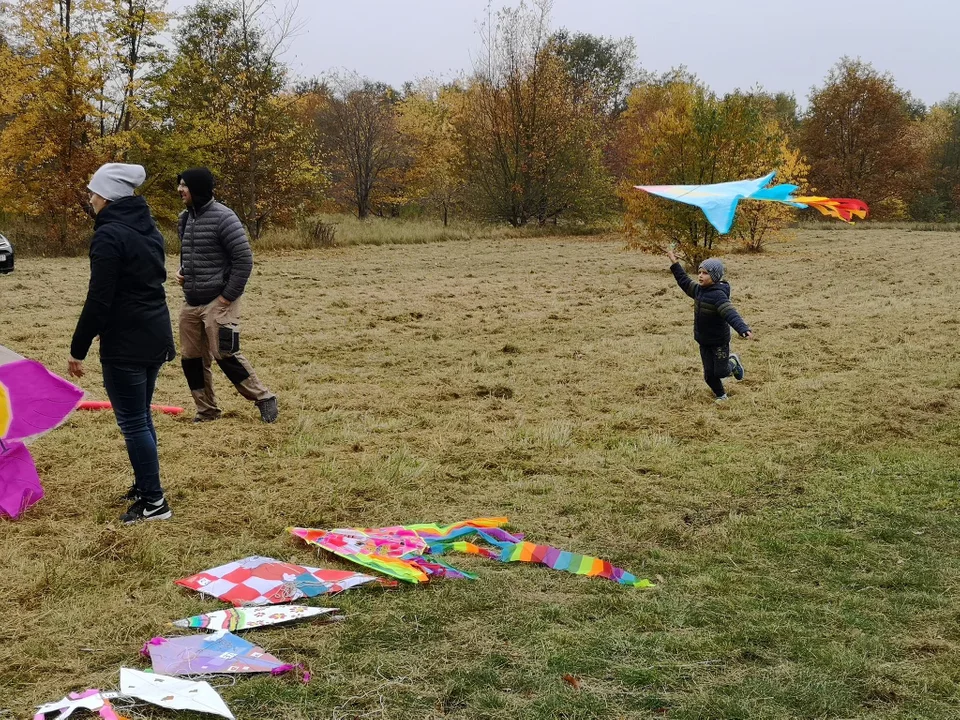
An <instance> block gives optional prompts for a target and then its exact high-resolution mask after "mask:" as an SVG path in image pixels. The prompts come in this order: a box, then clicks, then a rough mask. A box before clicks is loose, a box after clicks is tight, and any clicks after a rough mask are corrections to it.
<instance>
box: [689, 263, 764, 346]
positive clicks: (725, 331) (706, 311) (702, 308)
mask: <svg viewBox="0 0 960 720" xmlns="http://www.w3.org/2000/svg"><path fill="white" fill-rule="evenodd" d="M670 270H671V271H672V272H673V277H674V278H675V279H676V281H677V285H679V286H680V289H681V290H683V291H684V292H685V293H686V294H687V295H689V296H690V297H692V298H693V337H694V339H695V340H696V341H697V342H698V343H700V344H701V345H726V344H728V343H729V342H730V327H731V326H732V327H733V329H734V330H736V331H737V333H738V334H739V335H741V336H743V335H746V334H747V333H748V332H750V326H749V325H747V323H745V322H744V320H743V318H742V317H740V313H738V312H737V310H736V308H734V307H733V303H732V302H730V284H729V283H728V282H727V281H725V280H721V281H720V282H718V283H714V284H713V285H708V286H707V287H701V286H700V284H699V283H698V282H697V281H696V280H694V279H693V278H692V277H690V276H689V275H687V273H685V272H684V271H683V267H682V266H681V265H680V263H673V265H671V266H670Z"/></svg>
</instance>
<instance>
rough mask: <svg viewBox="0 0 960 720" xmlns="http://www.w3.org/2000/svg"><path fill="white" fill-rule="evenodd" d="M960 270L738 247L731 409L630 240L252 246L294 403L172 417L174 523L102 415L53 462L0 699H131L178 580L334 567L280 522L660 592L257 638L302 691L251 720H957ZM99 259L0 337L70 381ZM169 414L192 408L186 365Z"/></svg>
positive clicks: (75, 267) (8, 640) (894, 246)
mask: <svg viewBox="0 0 960 720" xmlns="http://www.w3.org/2000/svg"><path fill="white" fill-rule="evenodd" d="M920 258H936V259H937V261H938V262H937V265H936V266H934V265H933V264H931V263H921V262H919V259H920ZM958 260H960V245H958V244H957V242H956V236H955V235H953V234H948V233H916V234H905V233H898V232H896V231H870V232H861V231H856V230H854V231H851V232H846V233H843V234H842V236H841V235H838V234H836V233H826V232H824V233H821V232H819V231H816V230H814V231H811V230H801V231H800V232H799V233H798V240H797V241H796V242H794V243H792V244H789V245H784V246H778V247H776V248H774V249H773V251H772V252H771V253H769V254H766V255H760V256H745V255H735V256H731V257H729V258H728V265H729V274H730V278H731V282H732V283H733V286H734V300H735V302H736V304H737V305H738V307H739V309H740V310H741V311H742V313H743V314H744V316H745V317H746V318H747V320H748V321H749V322H750V323H751V324H752V325H753V326H754V328H755V329H756V330H757V333H758V336H759V338H760V339H759V341H758V342H756V343H751V344H747V343H745V342H738V343H737V347H736V349H737V350H738V351H739V352H741V353H742V357H743V360H744V363H745V365H746V367H747V378H746V380H745V381H744V382H743V383H741V384H733V385H732V386H731V389H730V394H731V398H732V399H731V402H730V403H729V404H728V405H726V406H723V407H716V406H714V404H713V403H712V402H711V401H710V393H709V390H708V389H707V388H706V386H705V385H704V384H703V382H702V380H701V379H700V376H699V358H698V354H697V351H696V347H695V345H694V343H693V340H692V338H691V308H690V303H689V301H688V299H687V298H685V296H683V295H682V293H681V292H680V291H679V290H678V289H677V288H676V286H675V284H674V283H673V280H672V278H671V277H670V275H669V273H668V271H667V270H666V263H665V262H664V261H663V260H662V259H661V258H652V257H648V256H643V255H640V254H637V253H631V252H625V251H623V249H622V242H620V241H618V240H609V241H582V240H581V241H576V240H566V239H533V240H530V239H527V240H522V241H519V240H509V239H507V240H504V239H500V240H478V241H473V242H455V243H439V244H431V245H416V246H391V245H384V246H380V247H369V246H363V247H352V248H347V249H336V250H330V251H323V252H315V253H307V252H302V253H290V254H285V255H283V256H272V257H260V258H259V261H258V265H257V274H256V276H255V278H254V279H253V281H252V283H251V286H250V289H249V292H248V295H247V304H246V310H245V316H246V325H245V327H244V335H245V337H244V341H243V342H244V346H245V352H246V354H247V356H248V357H249V358H250V359H251V360H252V361H253V363H254V365H255V366H256V367H257V368H258V370H259V372H260V374H261V376H262V377H263V378H264V380H265V381H266V382H267V383H268V384H269V385H270V386H271V387H272V388H273V389H274V390H275V391H276V392H277V393H278V394H279V397H280V402H281V419H280V421H279V422H278V423H277V424H276V425H274V426H264V425H262V424H261V423H260V422H259V421H258V420H257V419H256V413H255V411H254V409H253V408H252V407H250V406H248V405H247V404H246V403H244V401H242V400H241V399H240V398H239V397H238V396H237V395H235V394H233V393H232V392H227V390H228V388H227V386H226V381H225V380H223V379H221V380H220V385H219V387H220V389H221V397H222V401H223V405H224V407H225V409H226V410H227V411H228V412H227V416H226V417H225V418H224V419H223V420H222V421H220V422H218V423H215V424H210V425H202V426H193V425H192V424H190V423H189V422H188V421H187V420H178V419H174V418H169V417H167V416H160V417H158V431H159V434H160V439H161V445H162V447H161V465H162V471H163V475H164V480H165V484H166V487H167V490H168V494H169V497H170V499H171V504H172V506H173V508H174V512H175V516H174V519H173V520H172V521H170V522H166V523H155V524H149V525H146V526H141V527H132V528H120V527H117V525H116V523H115V522H114V520H115V517H116V516H117V515H118V514H119V513H120V512H121V511H122V509H123V508H122V506H118V505H117V504H116V503H115V502H114V498H115V496H117V495H118V494H119V493H120V492H122V491H123V490H125V488H126V487H127V486H128V485H129V483H130V475H129V466H128V463H127V460H126V457H125V452H124V449H123V444H122V441H121V439H120V435H119V431H118V430H117V429H116V427H115V425H114V424H113V418H112V416H111V415H109V414H86V413H77V414H75V415H74V416H72V418H71V419H70V421H69V422H68V423H67V425H66V426H65V427H62V428H60V429H58V430H56V431H55V432H53V433H51V434H49V435H47V436H45V437H44V438H42V439H40V440H39V441H38V442H37V443H35V445H34V448H33V450H34V454H35V456H36V458H37V463H38V465H39V467H40V470H41V473H42V476H43V478H44V481H45V486H46V488H47V492H48V497H47V498H46V499H45V500H44V501H43V502H42V503H41V504H39V505H37V506H36V507H35V508H34V509H32V510H31V511H30V512H29V513H28V515H27V516H26V517H25V518H23V519H22V520H20V521H18V522H6V523H3V524H0V538H2V542H0V570H2V572H0V578H2V579H0V611H2V614H3V618H4V621H3V623H2V625H0V707H3V708H6V707H9V708H10V710H11V712H12V713H13V714H14V716H16V717H23V716H26V715H28V714H29V712H30V711H31V709H32V707H33V705H35V704H37V703H40V702H44V701H48V700H51V699H54V698H59V697H61V696H62V695H63V694H65V693H66V692H67V691H69V690H77V689H83V688H86V687H91V686H99V687H104V688H108V687H112V686H114V685H115V684H116V680H117V672H118V668H119V667H120V666H121V665H122V664H127V665H132V666H135V667H140V666H142V661H141V660H140V659H139V658H138V657H137V650H138V649H139V647H140V646H141V644H142V643H143V642H144V641H145V640H146V639H148V638H150V637H152V636H153V635H156V634H159V633H162V632H164V630H165V628H164V623H166V622H167V621H169V620H172V619H174V618H178V617H184V616H186V615H188V614H192V613H195V612H198V611H203V610H210V609H215V608H217V607H220V605H219V604H218V603H216V602H215V601H211V600H205V599H202V598H200V597H197V596H195V595H192V594H190V593H188V592H186V591H184V590H182V589H179V588H177V587H176V586H174V585H173V583H172V581H173V580H174V579H175V578H178V577H182V576H184V575H188V574H191V573H194V572H196V571H198V570H201V569H203V568H206V567H210V566H213V565H216V564H219V563H222V562H226V561H230V560H234V559H238V558H240V557H243V556H245V555H250V554H262V555H271V556H274V557H278V558H282V559H288V560H293V561H297V562H302V563H311V562H315V563H316V564H320V565H323V566H340V567H343V565H342V564H340V563H338V562H337V561H335V560H332V559H331V558H329V557H324V558H321V559H320V560H319V561H318V562H317V557H316V555H315V554H314V553H313V552H312V551H311V550H310V549H308V548H307V547H305V546H302V545H299V544H297V543H295V542H293V541H292V540H291V539H288V537H287V536H286V535H285V534H284V528H285V527H286V526H288V525H294V524H295V525H306V526H315V527H334V526H343V525H380V524H388V523H398V522H409V521H440V522H451V521H456V520H459V519H463V518H467V517H473V516H480V515H499V514H503V515H507V516H509V517H510V518H511V521H512V526H513V527H514V528H516V529H519V530H522V531H524V532H526V533H527V534H528V537H529V538H531V539H533V540H535V541H538V542H543V543H549V544H553V545H557V546H560V547H564V548H567V549H570V550H574V551H579V552H584V553H589V554H596V555H599V556H601V557H605V558H608V559H610V560H612V561H614V562H615V563H616V564H619V565H621V566H622V567H625V568H627V569H629V570H631V571H633V572H634V573H636V574H638V575H640V576H646V577H652V578H653V577H658V578H660V583H659V587H658V588H657V589H655V590H648V591H641V590H635V589H629V588H622V587H619V586H616V585H614V584H613V583H607V582H604V581H597V580H590V579H586V578H580V577H575V576H571V575H568V574H565V573H557V572H552V571H550V570H548V569H545V568H540V567H532V566H524V565H510V566H506V565H500V564H497V563H492V562H485V561H482V560H477V559H474V558H464V559H461V558H455V559H454V560H455V562H457V563H459V564H460V565H462V566H463V567H465V568H468V569H471V570H474V571H475V572H477V573H478V574H479V575H480V579H479V580H478V581H476V582H475V583H468V582H453V581H448V582H437V583H435V584H432V585H429V586H425V587H416V588H413V587H404V588H401V589H400V590H399V591H396V592H378V591H372V592H371V591H365V590H357V591H352V592H349V593H346V594H344V595H343V596H341V597H339V598H336V601H335V602H334V603H333V604H334V605H337V606H339V607H341V608H343V609H344V610H345V611H346V613H347V614H348V616H349V618H348V620H347V621H346V622H344V623H340V624H338V625H335V626H322V625H319V624H314V625H310V624H306V625H299V626H297V627H291V628H279V629H274V630H264V631H254V632H253V633H250V634H248V637H250V638H251V639H253V640H254V641H256V642H259V643H260V644H262V645H264V646H265V647H266V648H267V649H268V650H270V651H271V652H274V653H275V654H276V655H278V656H279V657H281V658H282V659H285V660H288V661H290V662H297V661H302V662H304V663H306V664H308V665H309V666H310V668H311V669H312V670H313V672H314V678H315V679H314V681H313V682H312V683H310V684H309V685H300V684H297V683H294V682H293V681H289V680H285V679H277V678H246V679H243V680H242V681H240V682H238V683H237V685H236V686H234V687H229V688H226V689H224V691H223V694H224V697H225V699H226V700H227V702H228V703H229V704H230V706H231V707H232V708H233V709H234V711H235V713H236V714H237V716H238V717H239V718H250V719H253V718H256V719H260V718H284V719H287V720H296V719H298V718H317V719H319V718H357V717H364V718H375V717H383V718H426V717H445V718H506V717H509V718H559V717H564V718H600V717H604V718H606V717H610V718H627V717H629V718H646V717H670V718H684V719H686V718H689V719H693V718H747V717H750V718H808V717H818V718H851V717H858V718H917V717H923V718H953V717H956V716H957V711H958V707H960V701H958V700H960V699H958V695H957V681H958V680H960V670H958V668H960V662H958V660H960V652H958V646H960V604H958V602H957V600H956V591H957V586H958V579H960V521H958V516H957V509H958V500H960V490H958V486H957V481H958V479H960V471H958V470H957V467H958V460H960V452H958V442H960V432H958V430H957V423H956V411H957V408H958V405H960V390H958V389H960V372H958V370H957V367H956V364H955V358H956V357H957V353H958V349H960V347H958V345H960V339H958V334H957V332H956V331H957V323H958V321H957V317H956V312H955V311H954V310H953V308H952V304H951V303H950V302H949V301H948V298H949V297H950V296H949V295H948V287H949V285H948V283H949V277H946V278H944V277H942V275H941V273H940V268H951V267H954V266H955V265H956V264H957V262H958ZM86 272H87V270H86V264H85V262H84V261H82V260H28V259H24V260H23V261H22V263H21V264H20V265H19V267H18V270H17V272H16V273H15V274H14V275H11V276H6V277H2V278H0V307H3V308H4V313H5V315H4V317H5V319H6V323H5V324H4V328H5V332H4V334H3V340H2V342H3V344H5V345H8V346H10V347H12V348H14V349H16V350H17V351H19V352H21V353H23V354H26V355H30V356H33V357H36V358H38V359H40V360H42V361H44V362H45V363H47V364H48V365H49V366H50V367H51V368H52V369H54V370H57V371H61V372H62V371H63V369H64V368H63V366H64V364H65V360H64V358H65V357H66V354H67V350H68V346H69V338H70V333H71V332H72V327H73V324H74V322H75V319H76V316H77V314H78V312H79V305H80V303H81V301H82V297H83V293H84V287H85V282H86ZM176 294H177V293H176V291H175V290H174V289H171V303H172V304H173V305H176V302H175V301H174V298H175V296H176ZM88 366H89V367H88V369H89V370H90V374H89V375H88V377H86V378H84V380H83V383H82V384H83V386H84V388H85V389H87V390H88V391H89V393H90V394H91V395H92V396H94V397H96V398H102V397H104V394H103V390H102V386H101V384H100V376H99V371H98V367H97V364H96V363H95V362H89V363H88ZM156 401H157V402H162V403H169V404H188V403H189V395H188V393H187V391H186V387H185V383H184V382H183V380H182V377H181V376H180V372H179V368H178V367H176V366H175V365H174V366H169V367H167V368H166V369H165V370H164V372H163V373H162V375H161V379H160V382H159V385H158V390H157V395H156ZM565 675H569V676H572V677H573V678H575V679H576V681H577V684H578V685H579V687H574V685H573V684H571V683H570V682H565V681H564V680H563V678H564V676H565ZM138 712H139V714H138V715H137V716H138V717H140V716H144V717H156V718H160V717H169V715H165V714H164V713H162V712H159V711H158V712H156V713H155V714H153V715H151V714H150V712H151V711H150V710H148V709H144V708H141V709H140V710H139V711H138ZM0 715H2V713H0ZM184 717H187V715H184Z"/></svg>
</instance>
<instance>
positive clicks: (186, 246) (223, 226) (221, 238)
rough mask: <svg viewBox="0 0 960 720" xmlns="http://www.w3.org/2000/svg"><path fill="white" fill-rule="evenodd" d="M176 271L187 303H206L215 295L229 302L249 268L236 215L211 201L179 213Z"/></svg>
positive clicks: (243, 283) (250, 255)
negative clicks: (178, 264) (181, 275)
mask: <svg viewBox="0 0 960 720" xmlns="http://www.w3.org/2000/svg"><path fill="white" fill-rule="evenodd" d="M179 230H180V272H181V273H183V278H184V280H183V294H184V297H185V298H186V301H187V304H188V305H206V304H207V303H209V302H213V301H214V300H216V299H217V297H218V296H219V295H223V297H224V298H226V299H227V300H230V301H231V302H233V301H234V300H236V299H237V298H238V297H240V296H241V295H242V294H243V289H244V287H245V286H246V284H247V280H249V279H250V273H251V272H252V271H253V252H252V251H251V249H250V241H249V240H247V232H246V230H244V228H243V224H242V223H241V222H240V218H238V217H237V215H236V213H234V212H233V210H231V209H230V208H228V207H227V206H226V205H222V204H220V203H218V202H217V201H216V200H211V201H210V202H208V203H207V204H206V205H204V206H203V207H201V208H199V209H195V208H190V209H189V210H184V211H183V212H182V213H181V214H180V223H179Z"/></svg>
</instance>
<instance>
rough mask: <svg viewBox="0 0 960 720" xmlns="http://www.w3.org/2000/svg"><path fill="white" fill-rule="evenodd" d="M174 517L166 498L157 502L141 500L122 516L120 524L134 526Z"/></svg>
mask: <svg viewBox="0 0 960 720" xmlns="http://www.w3.org/2000/svg"><path fill="white" fill-rule="evenodd" d="M172 515H173V512H172V511H171V510H170V506H169V505H167V499H166V498H160V500H158V501H156V502H151V501H149V500H144V499H143V498H140V499H139V500H137V501H136V502H135V503H134V504H133V505H131V506H130V509H129V510H127V511H126V512H125V513H124V514H123V515H121V516H120V522H122V523H123V524H124V525H132V524H133V523H135V522H140V521H141V520H169V519H170V517H171V516H172Z"/></svg>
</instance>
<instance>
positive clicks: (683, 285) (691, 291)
mask: <svg viewBox="0 0 960 720" xmlns="http://www.w3.org/2000/svg"><path fill="white" fill-rule="evenodd" d="M667 257H668V258H670V272H672V273H673V277H674V278H675V279H676V281H677V285H679V286H680V289H681V290H683V291H684V292H685V293H686V294H687V295H689V296H690V297H696V288H697V287H698V285H697V283H695V282H694V281H693V278H692V277H690V276H689V275H687V273H686V272H684V270H683V267H682V266H681V265H680V262H679V261H678V260H677V255H676V253H675V252H673V248H672V247H670V248H668V249H667Z"/></svg>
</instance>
